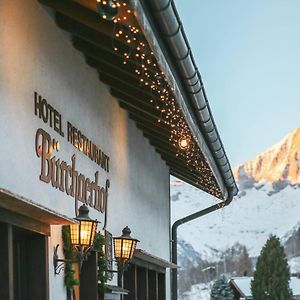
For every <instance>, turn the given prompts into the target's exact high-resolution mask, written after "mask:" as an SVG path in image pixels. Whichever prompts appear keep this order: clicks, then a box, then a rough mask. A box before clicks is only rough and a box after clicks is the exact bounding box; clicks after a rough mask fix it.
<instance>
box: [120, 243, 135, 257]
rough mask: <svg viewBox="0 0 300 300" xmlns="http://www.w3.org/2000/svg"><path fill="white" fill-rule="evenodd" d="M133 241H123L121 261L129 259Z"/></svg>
mask: <svg viewBox="0 0 300 300" xmlns="http://www.w3.org/2000/svg"><path fill="white" fill-rule="evenodd" d="M133 242H134V241H133V240H126V239H124V240H123V247H122V258H123V259H130V254H131V247H132V243H133Z"/></svg>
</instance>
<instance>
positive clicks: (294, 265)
mask: <svg viewBox="0 0 300 300" xmlns="http://www.w3.org/2000/svg"><path fill="white" fill-rule="evenodd" d="M288 263H289V266H290V272H291V273H292V274H296V273H298V274H299V273H300V257H299V256H298V257H293V258H291V259H289V261H288Z"/></svg>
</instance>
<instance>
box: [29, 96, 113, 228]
mask: <svg viewBox="0 0 300 300" xmlns="http://www.w3.org/2000/svg"><path fill="white" fill-rule="evenodd" d="M34 104H35V115H37V116H39V118H41V119H42V120H43V121H44V122H45V123H48V124H49V126H50V127H51V128H53V129H54V130H55V131H56V132H58V133H59V134H60V135H61V136H62V137H64V134H63V130H62V117H61V115H60V114H59V113H58V112H57V110H55V109H54V108H53V107H52V106H51V105H49V104H48V103H47V101H46V100H45V99H43V98H42V97H40V96H38V94H37V93H35V95H34ZM49 107H50V108H49ZM47 110H48V112H47V113H46V111H47ZM51 115H52V117H50V116H51ZM55 120H56V121H55ZM67 124H68V141H69V142H71V143H72V144H73V146H75V147H76V148H78V150H79V151H80V152H83V153H84V152H85V153H84V154H86V155H87V156H89V155H88V154H87V153H89V152H88V151H89V150H87V147H88V146H84V147H81V144H80V137H82V134H81V133H79V135H78V133H77V129H75V130H76V133H75V134H76V137H75V138H74V137H73V136H72V140H70V135H71V134H73V135H74V133H73V131H74V127H73V126H72V128H71V130H70V123H69V122H68V123H67ZM70 132H72V133H71V134H70ZM75 139H78V142H76V143H75V142H74V140H75ZM82 141H84V142H83V143H86V144H90V143H91V142H90V141H89V140H88V139H87V138H86V137H85V136H84V137H82ZM93 145H94V144H93ZM93 147H94V150H93V153H94V154H93V156H92V157H93V159H92V157H90V156H89V157H90V158H91V159H92V160H93V161H95V162H96V163H97V164H99V166H100V167H102V169H104V170H105V171H106V172H108V170H109V168H108V161H109V157H108V156H107V155H105V154H104V153H103V152H102V151H101V150H100V148H98V147H97V146H95V145H94V146H93ZM80 148H81V149H80ZM91 148H92V147H91ZM59 149H60V144H59V142H58V141H57V140H55V139H53V138H52V137H51V135H50V134H49V133H47V132H46V131H45V130H43V129H42V128H38V130H37V132H36V135H35V151H36V154H37V156H38V157H39V158H40V159H41V173H40V180H41V181H43V182H45V183H49V184H50V183H51V185H52V187H53V188H55V189H59V190H60V191H61V192H65V193H66V194H67V195H68V196H71V197H73V198H74V199H75V211H76V212H77V211H78V206H79V205H78V202H79V201H80V202H82V203H84V204H86V205H88V206H90V207H92V208H94V209H96V210H97V211H99V212H101V213H103V214H104V226H103V228H105V227H106V221H107V204H108V189H109V187H110V181H109V179H106V181H105V184H104V186H100V185H99V177H100V176H99V171H96V172H95V174H94V179H93V180H91V179H90V178H88V177H87V176H85V175H84V174H82V173H80V172H79V171H78V170H77V169H76V155H75V154H73V155H72V156H71V158H70V160H69V162H66V161H64V160H61V158H59V157H57V156H56V155H54V151H57V152H59ZM97 158H98V160H97Z"/></svg>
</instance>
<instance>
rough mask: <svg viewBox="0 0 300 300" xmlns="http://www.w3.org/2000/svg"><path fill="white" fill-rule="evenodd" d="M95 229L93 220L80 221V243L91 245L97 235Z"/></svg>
mask: <svg viewBox="0 0 300 300" xmlns="http://www.w3.org/2000/svg"><path fill="white" fill-rule="evenodd" d="M93 229H94V228H93V222H90V221H80V245H82V246H90V244H91V242H92V241H93V239H92V237H93V236H94V235H95V234H94V232H93Z"/></svg>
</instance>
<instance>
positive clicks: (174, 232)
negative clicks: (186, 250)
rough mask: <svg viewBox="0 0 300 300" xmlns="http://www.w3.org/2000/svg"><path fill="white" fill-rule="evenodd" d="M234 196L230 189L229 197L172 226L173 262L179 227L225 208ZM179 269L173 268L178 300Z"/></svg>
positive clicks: (173, 291) (173, 286)
mask: <svg viewBox="0 0 300 300" xmlns="http://www.w3.org/2000/svg"><path fill="white" fill-rule="evenodd" d="M233 197H234V193H233V191H232V190H230V191H229V195H228V198H227V199H226V200H225V201H223V202H221V203H217V204H215V205H212V206H210V207H207V208H205V209H203V210H200V211H198V212H195V213H193V214H191V215H188V216H186V217H184V218H182V219H179V220H177V221H176V222H175V223H174V224H173V226H172V263H174V264H177V229H178V227H179V226H180V225H182V224H185V223H187V222H190V221H193V220H195V219H198V218H200V217H202V216H205V215H207V214H209V213H212V212H214V211H216V210H218V209H220V208H223V207H225V206H227V205H229V204H230V203H231V201H232V199H233ZM177 274H178V272H177V269H176V268H175V269H172V270H171V299H172V300H177V299H178V285H177V283H178V282H177V281H178V279H177Z"/></svg>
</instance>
